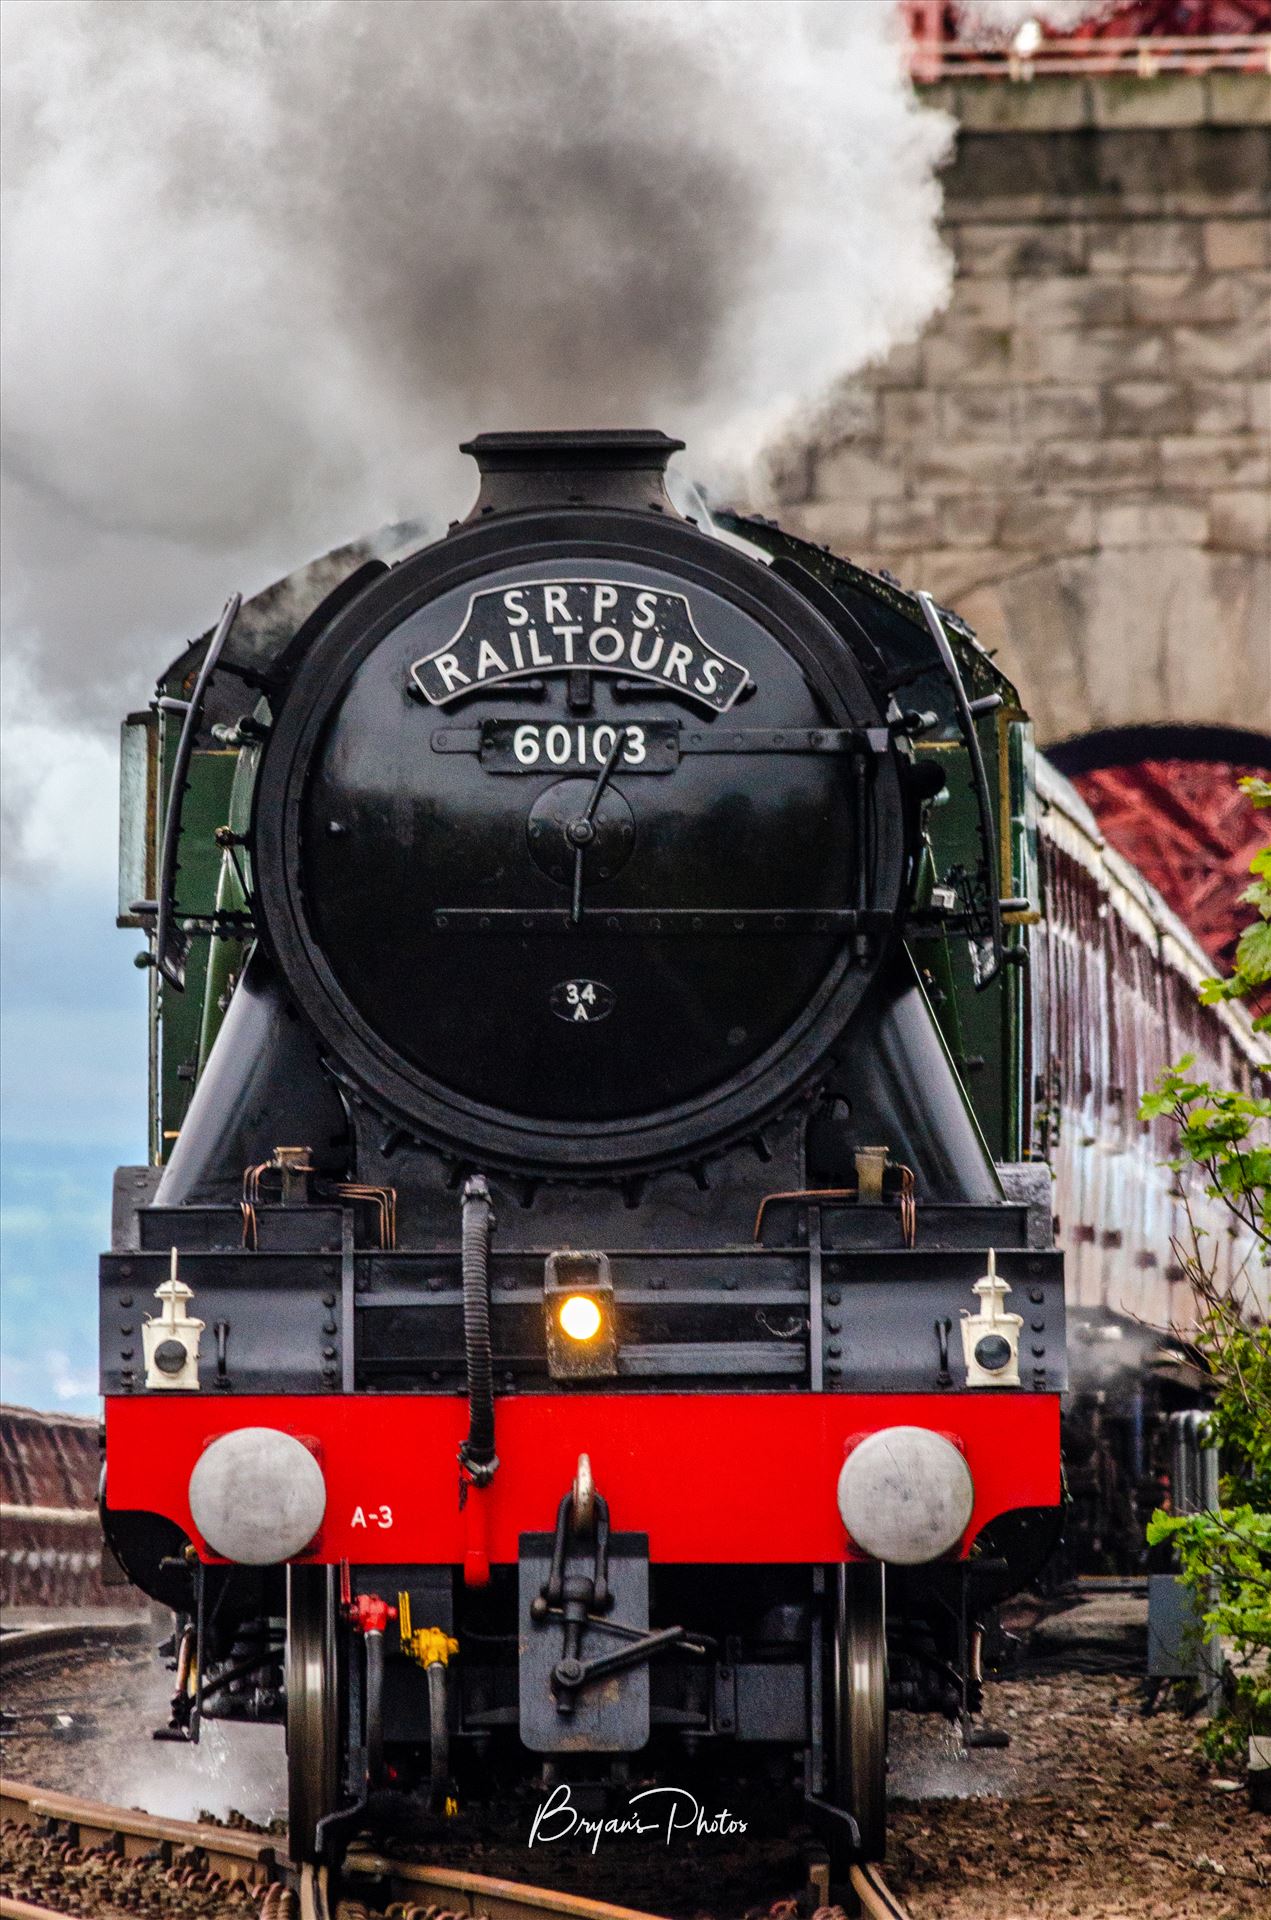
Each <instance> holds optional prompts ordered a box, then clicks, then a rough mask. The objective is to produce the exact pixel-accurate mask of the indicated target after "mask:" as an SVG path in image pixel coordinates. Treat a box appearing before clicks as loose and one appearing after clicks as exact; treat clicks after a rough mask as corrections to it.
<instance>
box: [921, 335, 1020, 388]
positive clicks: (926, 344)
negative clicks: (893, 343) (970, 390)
mask: <svg viewBox="0 0 1271 1920" xmlns="http://www.w3.org/2000/svg"><path fill="white" fill-rule="evenodd" d="M922 355H923V365H924V368H925V373H926V381H927V384H928V385H929V386H935V387H958V386H979V385H996V384H997V382H999V381H1002V380H1006V379H1008V378H1009V375H1010V362H1011V330H1010V328H1009V327H970V328H967V329H965V330H960V331H958V332H956V333H947V332H945V331H944V329H943V328H942V327H939V326H937V329H936V331H935V332H933V333H930V334H928V335H927V337H926V339H925V340H924V341H923V343H922Z"/></svg>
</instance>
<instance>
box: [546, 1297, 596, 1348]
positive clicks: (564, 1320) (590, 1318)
mask: <svg viewBox="0 0 1271 1920" xmlns="http://www.w3.org/2000/svg"><path fill="white" fill-rule="evenodd" d="M556 1318H557V1319H558V1320H559V1321H560V1325H561V1332H562V1333H567V1334H568V1335H569V1337H570V1339H571V1340H594V1339H595V1337H596V1335H597V1334H598V1333H599V1332H600V1327H601V1323H602V1321H603V1320H604V1315H603V1314H602V1313H601V1311H600V1308H599V1307H598V1306H597V1305H596V1302H595V1301H594V1300H593V1299H592V1297H591V1295H590V1294H589V1293H571V1294H570V1295H569V1296H568V1298H567V1299H565V1300H562V1301H561V1303H560V1306H559V1307H558V1308H557V1310H556Z"/></svg>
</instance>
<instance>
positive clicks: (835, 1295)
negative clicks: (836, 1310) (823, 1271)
mask: <svg viewBox="0 0 1271 1920" xmlns="http://www.w3.org/2000/svg"><path fill="white" fill-rule="evenodd" d="M825 1297H826V1299H827V1300H828V1301H829V1303H830V1305H831V1306H832V1307H837V1305H838V1303H839V1301H840V1300H841V1299H842V1298H843V1295H842V1293H841V1292H840V1290H839V1289H838V1288H837V1287H830V1288H829V1290H828V1291H827V1293H826V1296H825Z"/></svg>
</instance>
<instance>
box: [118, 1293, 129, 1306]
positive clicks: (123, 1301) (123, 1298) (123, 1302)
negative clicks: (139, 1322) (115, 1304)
mask: <svg viewBox="0 0 1271 1920" xmlns="http://www.w3.org/2000/svg"><path fill="white" fill-rule="evenodd" d="M119 1304H120V1306H121V1307H130V1306H131V1305H132V1295H131V1294H130V1293H121V1294H120V1296H119Z"/></svg>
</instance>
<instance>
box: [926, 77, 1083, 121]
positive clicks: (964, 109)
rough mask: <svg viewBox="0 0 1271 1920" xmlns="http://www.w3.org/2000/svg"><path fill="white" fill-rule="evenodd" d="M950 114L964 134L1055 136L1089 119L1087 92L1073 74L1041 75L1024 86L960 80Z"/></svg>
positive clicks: (1081, 80)
mask: <svg viewBox="0 0 1271 1920" xmlns="http://www.w3.org/2000/svg"><path fill="white" fill-rule="evenodd" d="M953 111H954V112H955V113H956V115H957V117H958V120H959V122H960V124H961V125H962V126H963V127H964V128H965V129H966V130H967V132H968V133H1020V132H1025V133H1027V132H1035V133H1057V132H1060V131H1062V130H1067V129H1070V128H1073V127H1087V126H1089V125H1090V124H1091V119H1092V111H1091V102H1090V88H1089V87H1088V86H1087V84H1086V81H1085V80H1084V79H1083V78H1081V77H1080V76H1079V75H1073V74H1045V75H1043V76H1042V77H1041V78H1040V79H1035V80H1031V81H1030V82H1029V83H1028V85H1027V86H1004V85H1003V84H1002V82H1001V81H1000V80H997V79H988V80H962V81H960V82H959V83H958V90H957V104H956V106H955V107H954V109H953Z"/></svg>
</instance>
